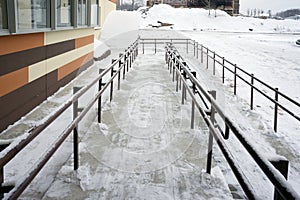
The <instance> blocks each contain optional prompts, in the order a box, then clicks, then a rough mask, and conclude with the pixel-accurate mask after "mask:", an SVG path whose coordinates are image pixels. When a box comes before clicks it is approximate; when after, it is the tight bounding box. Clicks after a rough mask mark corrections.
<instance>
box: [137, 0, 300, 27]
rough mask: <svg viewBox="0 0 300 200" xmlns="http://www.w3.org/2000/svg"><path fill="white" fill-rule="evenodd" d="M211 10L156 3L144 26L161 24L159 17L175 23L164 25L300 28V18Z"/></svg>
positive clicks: (143, 16) (162, 20)
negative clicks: (276, 18) (252, 16)
mask: <svg viewBox="0 0 300 200" xmlns="http://www.w3.org/2000/svg"><path fill="white" fill-rule="evenodd" d="M210 14H211V15H210V16H209V11H208V10H205V9H200V8H173V7H171V6H169V5H165V4H160V5H154V6H153V7H152V8H150V9H149V11H148V13H147V14H143V15H142V20H141V23H140V27H141V28H152V27H153V26H158V25H159V24H158V23H157V21H161V22H164V23H171V24H174V25H173V26H169V27H161V28H163V29H175V30H217V31H254V32H270V31H271V32H300V21H296V20H275V19H257V18H250V17H241V16H238V17H232V16H230V15H228V14H227V13H226V12H224V11H221V10H211V12H210Z"/></svg>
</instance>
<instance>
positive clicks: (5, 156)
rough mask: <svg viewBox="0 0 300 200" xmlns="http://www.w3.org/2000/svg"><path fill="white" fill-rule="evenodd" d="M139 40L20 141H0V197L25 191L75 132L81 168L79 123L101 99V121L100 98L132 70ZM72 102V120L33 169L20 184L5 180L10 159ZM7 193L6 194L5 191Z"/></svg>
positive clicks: (15, 196)
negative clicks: (85, 98) (80, 102)
mask: <svg viewBox="0 0 300 200" xmlns="http://www.w3.org/2000/svg"><path fill="white" fill-rule="evenodd" d="M138 42H139V41H138V40H136V41H135V42H134V43H133V44H132V45H131V46H130V47H128V49H126V50H125V53H124V54H120V56H119V58H118V59H114V60H113V61H112V64H111V65H109V66H108V67H107V68H106V69H105V70H100V74H99V76H98V77H97V78H95V79H94V80H93V81H92V82H91V83H90V84H89V85H87V86H85V87H83V88H81V89H78V88H75V89H74V91H75V92H76V93H75V94H74V95H73V96H72V98H71V99H69V100H68V101H67V102H66V103H65V104H64V105H63V106H62V107H60V108H59V109H58V110H57V111H56V112H55V113H54V114H53V115H52V116H50V117H49V118H48V119H47V120H45V122H44V123H43V124H41V125H38V126H36V127H33V128H32V129H31V130H30V131H29V132H28V133H24V135H23V136H22V139H21V140H20V141H18V142H14V141H12V142H11V143H8V144H1V145H0V150H1V153H0V183H1V186H0V197H1V198H3V197H4V199H17V198H18V197H19V196H20V195H21V194H22V192H23V191H24V190H25V189H26V188H27V186H28V185H29V184H30V183H31V181H32V180H33V179H34V178H35V177H36V175H37V174H38V173H39V172H40V171H41V170H42V169H43V167H44V166H45V164H46V163H47V162H48V161H49V159H50V158H51V157H52V156H53V155H54V153H55V152H56V151H57V149H58V148H59V147H60V146H61V145H62V144H63V143H64V141H65V140H66V139H67V137H68V136H69V135H70V134H71V132H73V154H74V156H73V157H74V170H77V169H78V166H79V151H78V124H79V122H80V121H81V120H82V119H83V118H84V117H85V115H86V114H87V113H88V111H89V110H90V109H91V108H92V106H93V105H94V104H95V103H96V101H97V102H98V122H99V123H100V122H101V98H102V94H103V93H104V91H106V90H107V88H109V86H110V95H109V98H110V101H111V100H112V98H113V90H114V88H113V87H114V84H113V82H114V80H115V79H117V81H118V90H119V89H120V83H121V75H122V77H123V79H125V76H126V72H128V71H129V68H131V65H132V63H133V61H134V60H135V58H136V57H137V55H138ZM104 76H110V77H109V79H108V80H106V83H104V82H103V81H102V78H103V77H104ZM96 84H98V86H99V91H98V92H97V93H96V94H95V96H93V97H91V100H90V101H89V103H88V104H87V105H86V106H85V108H83V109H79V108H78V99H79V98H80V97H81V96H83V95H84V94H85V93H86V92H87V91H88V90H89V89H90V88H92V87H93V86H94V85H96ZM72 105H73V113H74V116H73V118H74V119H73V121H72V122H71V123H70V124H69V125H67V127H66V129H65V130H64V131H63V133H62V134H61V135H60V137H59V138H58V139H57V140H56V142H55V143H54V144H53V145H52V147H51V148H50V149H48V150H47V152H46V153H45V155H43V156H42V159H41V160H39V162H38V163H36V164H35V165H34V166H32V168H31V171H30V172H29V173H28V175H27V176H24V178H23V179H22V180H19V181H18V184H17V185H10V184H9V183H5V181H4V167H5V165H6V164H7V163H8V162H10V161H11V160H12V159H13V158H14V157H15V156H16V155H17V154H18V153H19V152H21V151H22V150H23V149H24V148H25V147H26V146H27V145H28V144H29V143H31V142H32V141H33V140H34V138H36V137H37V136H38V135H39V134H40V133H42V131H43V130H45V129H46V128H47V127H48V126H49V125H50V124H51V123H52V122H54V121H55V120H56V119H57V118H58V117H59V116H60V115H61V114H62V113H64V112H65V111H66V110H67V109H68V108H69V107H71V106H72ZM5 193H7V194H6V195H4V194H5Z"/></svg>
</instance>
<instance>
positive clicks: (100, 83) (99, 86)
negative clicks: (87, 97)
mask: <svg viewBox="0 0 300 200" xmlns="http://www.w3.org/2000/svg"><path fill="white" fill-rule="evenodd" d="M102 71H104V69H99V74H101V73H102ZM102 85H103V83H102V78H100V80H99V84H98V91H100V90H101V88H102ZM101 104H102V95H100V97H99V98H98V123H101V110H102V105H101Z"/></svg>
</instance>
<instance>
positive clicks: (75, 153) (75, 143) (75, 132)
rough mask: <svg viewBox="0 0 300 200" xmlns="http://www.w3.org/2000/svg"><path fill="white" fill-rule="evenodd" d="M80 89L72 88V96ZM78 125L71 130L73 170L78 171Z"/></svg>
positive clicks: (74, 103)
mask: <svg viewBox="0 0 300 200" xmlns="http://www.w3.org/2000/svg"><path fill="white" fill-rule="evenodd" d="M80 89H81V88H80V87H74V88H73V94H75V93H76V92H78V91H79V90H80ZM78 111H79V110H78V100H76V101H74V102H73V120H74V119H76V117H77V116H78ZM77 126H78V124H77V125H76V127H75V128H74V129H73V157H74V170H77V169H78V166H79V155H78V130H77V129H78V127H77Z"/></svg>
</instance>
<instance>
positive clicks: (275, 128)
mask: <svg viewBox="0 0 300 200" xmlns="http://www.w3.org/2000/svg"><path fill="white" fill-rule="evenodd" d="M275 102H276V103H275V108H274V131H275V132H277V120H278V88H275Z"/></svg>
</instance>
